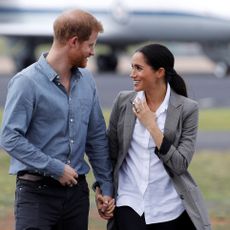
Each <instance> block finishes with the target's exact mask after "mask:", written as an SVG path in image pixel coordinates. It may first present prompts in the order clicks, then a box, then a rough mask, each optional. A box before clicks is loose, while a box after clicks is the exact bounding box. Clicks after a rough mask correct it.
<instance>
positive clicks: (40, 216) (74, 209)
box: [15, 179, 89, 230]
mask: <svg viewBox="0 0 230 230" xmlns="http://www.w3.org/2000/svg"><path fill="white" fill-rule="evenodd" d="M52 180H53V181H52ZM88 216H89V188H88V184H87V182H86V180H85V179H82V180H80V181H79V182H78V184H77V185H76V186H73V187H64V186H62V185H60V184H59V183H58V182H57V181H56V182H55V180H54V179H50V180H42V181H37V182H32V181H26V180H21V179H17V183H16V192H15V222H16V227H15V229H16V230H87V229H88Z"/></svg>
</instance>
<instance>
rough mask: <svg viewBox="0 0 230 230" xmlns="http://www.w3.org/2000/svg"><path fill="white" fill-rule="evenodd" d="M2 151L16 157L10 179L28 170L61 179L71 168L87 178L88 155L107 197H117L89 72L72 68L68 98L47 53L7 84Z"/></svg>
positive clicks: (13, 159)
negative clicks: (68, 165)
mask: <svg viewBox="0 0 230 230" xmlns="http://www.w3.org/2000/svg"><path fill="white" fill-rule="evenodd" d="M1 146H2V148H3V149H5V150H6V151H7V152H8V153H9V154H10V155H11V164H10V170H9V172H10V174H17V173H18V172H19V171H22V170H29V171H33V172H38V173H41V174H43V175H49V176H52V177H54V178H56V179H58V178H59V177H60V176H61V175H62V173H63V170H64V165H65V164H66V163H68V164H70V165H71V166H72V167H73V168H74V169H75V170H76V171H77V173H78V174H87V173H88V172H89V170H90V167H89V165H88V164H87V162H86V161H85V159H84V155H85V154H84V153H86V154H87V156H88V159H89V162H90V164H91V165H92V168H93V172H94V175H95V177H96V180H97V182H99V184H100V186H101V189H102V191H103V193H104V194H105V195H111V194H112V167H111V162H110V159H109V152H108V141H107V137H106V126H105V121H104V117H103V115H102V111H101V108H100V105H99V100H98V95H97V92H96V85H95V81H94V79H93V77H92V75H91V73H90V72H89V71H87V70H86V69H80V68H79V69H78V68H75V69H73V71H72V77H71V86H70V92H69V94H67V93H66V91H65V89H64V87H63V86H62V85H61V84H60V82H59V76H58V74H57V73H56V72H55V71H54V70H53V69H52V68H51V66H50V65H49V64H48V63H47V61H46V59H45V54H43V55H41V57H40V58H39V60H38V62H36V63H34V64H33V65H31V66H29V67H28V68H26V69H24V70H23V71H21V72H19V73H18V74H16V75H15V76H14V77H13V78H12V79H11V80H10V82H9V85H8V95H7V99H6V105H5V111H4V115H3V122H2V133H1Z"/></svg>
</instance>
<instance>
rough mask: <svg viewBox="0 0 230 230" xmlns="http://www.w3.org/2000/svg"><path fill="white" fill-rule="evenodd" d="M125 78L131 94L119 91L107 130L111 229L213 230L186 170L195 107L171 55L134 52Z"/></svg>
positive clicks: (149, 48) (158, 48) (159, 50)
mask: <svg viewBox="0 0 230 230" xmlns="http://www.w3.org/2000/svg"><path fill="white" fill-rule="evenodd" d="M130 76H131V78H132V80H133V87H134V91H133V92H128V91H125V92H120V93H119V95H118V96H117V98H116V100H115V103H114V106H113V109H112V113H111V117H110V122H109V128H108V137H109V143H110V154H111V158H112V161H113V169H114V188H115V200H116V209H115V212H114V217H113V218H111V219H110V221H109V223H108V229H119V230H142V229H143V230H144V229H149V230H180V229H186V230H195V229H197V230H207V229H211V226H210V223H209V219H208V215H207V210H206V208H205V205H204V201H203V199H202V196H201V193H200V190H199V188H198V187H197V184H196V183H195V182H194V180H193V179H192V177H191V175H190V174H189V172H188V171H187V169H188V166H189V164H190V162H191V160H192V157H193V154H194V151H195V141H196V136H197V128H198V104H197V102H195V101H193V100H191V99H189V98H188V97H187V91H186V85H185V82H184V80H183V79H182V78H181V77H180V76H179V75H178V74H177V73H176V71H175V70H174V56H173V54H172V53H171V52H170V51H169V50H168V48H166V47H165V46H162V45H160V44H150V45H146V46H144V47H142V48H140V49H138V50H137V51H136V52H135V54H134V55H133V57H132V71H131V75H130ZM110 209H111V208H110ZM104 215H106V211H105V212H104ZM108 216H109V214H108ZM107 219H108V218H107Z"/></svg>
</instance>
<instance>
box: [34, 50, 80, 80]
mask: <svg viewBox="0 0 230 230" xmlns="http://www.w3.org/2000/svg"><path fill="white" fill-rule="evenodd" d="M47 55H48V52H46V53H42V54H41V56H40V58H39V59H38V66H39V68H41V69H42V72H43V73H44V75H45V76H46V77H47V78H48V79H49V80H50V81H54V80H55V79H56V77H57V76H58V74H57V72H56V71H55V70H54V69H53V68H52V67H51V66H50V65H49V63H48V62H47V60H46V56H47ZM44 70H45V71H44ZM71 71H72V78H73V79H76V80H77V79H79V78H80V77H82V73H81V72H80V71H79V69H78V68H77V67H73V68H72V70H71Z"/></svg>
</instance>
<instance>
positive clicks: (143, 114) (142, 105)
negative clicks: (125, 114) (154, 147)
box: [133, 98, 157, 130]
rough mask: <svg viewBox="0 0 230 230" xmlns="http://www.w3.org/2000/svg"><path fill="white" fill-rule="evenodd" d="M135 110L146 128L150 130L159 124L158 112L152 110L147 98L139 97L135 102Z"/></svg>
mask: <svg viewBox="0 0 230 230" xmlns="http://www.w3.org/2000/svg"><path fill="white" fill-rule="evenodd" d="M133 112H134V114H135V115H136V116H137V118H138V119H139V121H140V122H141V123H142V124H143V125H144V126H145V128H146V129H148V130H150V129H151V128H155V127H156V126H157V124H156V114H155V113H154V112H152V111H151V110H150V108H149V106H148V105H147V102H146V100H140V99H139V98H137V100H135V101H134V102H133Z"/></svg>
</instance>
